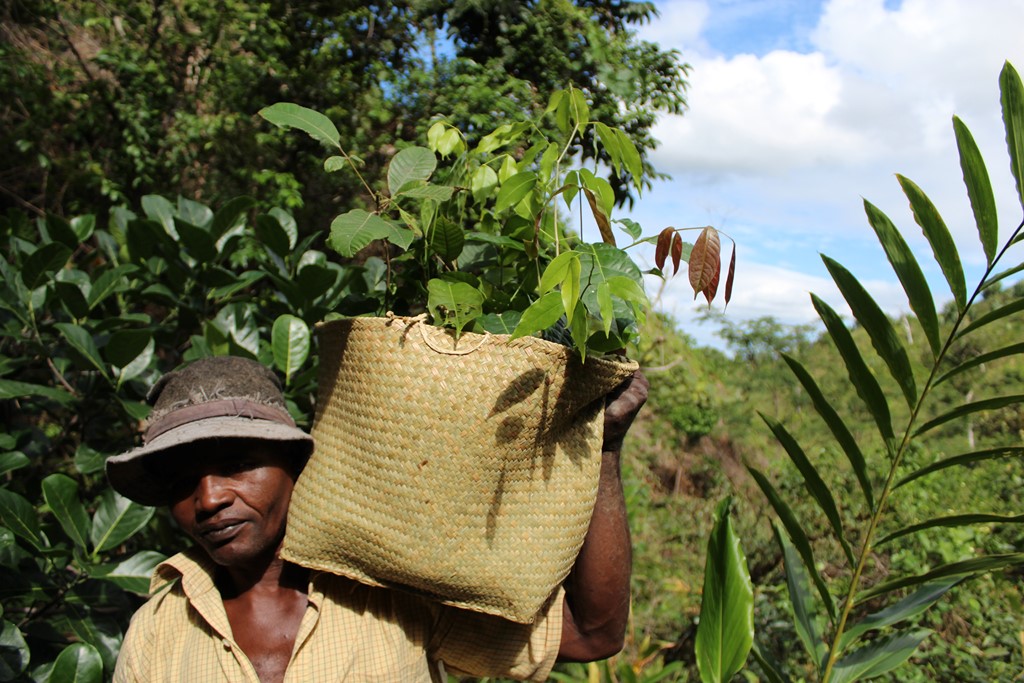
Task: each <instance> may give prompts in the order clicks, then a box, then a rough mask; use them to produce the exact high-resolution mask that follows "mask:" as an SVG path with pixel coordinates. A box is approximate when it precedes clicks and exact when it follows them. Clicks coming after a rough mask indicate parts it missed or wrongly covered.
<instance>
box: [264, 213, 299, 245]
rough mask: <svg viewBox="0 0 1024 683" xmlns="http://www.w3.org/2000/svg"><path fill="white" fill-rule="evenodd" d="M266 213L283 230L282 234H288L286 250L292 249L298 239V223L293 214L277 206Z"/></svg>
mask: <svg viewBox="0 0 1024 683" xmlns="http://www.w3.org/2000/svg"><path fill="white" fill-rule="evenodd" d="M267 213H268V214H269V215H270V217H271V218H273V219H274V220H276V221H277V224H278V225H280V226H281V229H282V230H284V234H285V235H287V236H288V251H291V250H292V249H294V248H295V244H296V243H297V242H298V241H299V224H298V223H296V222H295V216H293V215H291V214H290V213H288V212H287V211H285V210H284V209H282V208H280V207H278V206H275V207H273V208H272V209H271V210H270V211H268V212H267Z"/></svg>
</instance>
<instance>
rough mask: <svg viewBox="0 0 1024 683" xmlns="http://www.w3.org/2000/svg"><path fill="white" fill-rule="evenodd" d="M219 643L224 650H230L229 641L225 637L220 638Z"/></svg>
mask: <svg viewBox="0 0 1024 683" xmlns="http://www.w3.org/2000/svg"><path fill="white" fill-rule="evenodd" d="M221 643H222V644H223V645H224V649H225V650H230V649H231V641H230V640H228V639H227V638H225V639H224V640H222V641H221Z"/></svg>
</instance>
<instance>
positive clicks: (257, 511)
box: [107, 357, 647, 683]
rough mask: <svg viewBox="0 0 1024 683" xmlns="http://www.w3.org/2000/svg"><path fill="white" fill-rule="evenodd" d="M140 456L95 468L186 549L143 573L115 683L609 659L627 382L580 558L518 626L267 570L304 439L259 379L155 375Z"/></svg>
mask: <svg viewBox="0 0 1024 683" xmlns="http://www.w3.org/2000/svg"><path fill="white" fill-rule="evenodd" d="M148 398H149V400H150V402H151V403H152V404H153V412H152V414H151V416H150V421H149V426H148V428H147V430H146V434H145V436H144V445H143V446H142V447H141V448H137V449H135V450H133V451H129V452H128V453H124V454H122V455H118V456H115V457H112V458H110V459H109V460H108V462H107V474H108V477H109V479H110V482H111V484H112V485H113V486H114V488H115V489H116V490H118V491H120V492H121V493H123V494H124V495H126V496H128V497H129V498H132V499H133V500H136V501H138V502H141V503H144V504H148V505H168V506H169V508H170V513H171V516H172V517H173V518H174V519H175V521H176V522H177V523H178V524H179V525H180V526H181V528H182V529H183V530H184V531H185V532H186V533H187V534H188V535H189V536H191V537H192V539H193V540H194V541H195V543H196V546H195V547H194V548H192V549H191V550H189V551H186V552H184V553H180V554H178V555H176V556H174V557H172V558H170V559H168V560H167V561H165V562H164V563H162V564H161V565H160V566H159V567H157V569H156V571H155V572H154V576H153V581H152V584H151V593H152V594H153V597H152V598H151V599H150V601H149V602H148V603H147V604H146V605H144V606H143V607H142V608H141V609H140V610H139V612H138V613H137V614H136V615H135V617H134V618H133V619H132V624H131V627H130V628H129V629H128V633H127V635H126V637H125V642H124V646H123V648H122V651H121V656H120V657H119V659H118V663H117V669H116V671H115V674H114V680H115V681H146V682H147V683H149V682H155V681H183V680H187V681H217V680H226V681H248V682H252V683H256V682H259V683H271V682H275V683H276V682H278V681H296V682H298V681H341V680H345V681H353V682H356V683H364V682H372V681H399V682H402V683H405V682H406V681H412V682H419V681H422V682H424V683H425V682H427V681H443V680H445V670H446V668H447V670H448V671H451V672H455V673H466V674H470V675H476V676H494V677H512V678H521V679H527V680H537V681H540V680H545V679H546V678H547V675H548V673H549V672H550V670H551V666H552V665H553V663H554V661H555V659H556V657H557V658H560V659H563V660H569V661H589V660H594V659H601V658H604V657H608V656H610V655H612V654H614V653H615V652H617V651H618V650H619V649H621V647H622V639H623V636H624V633H625V627H626V619H627V617H628V613H629V576H630V567H631V547H630V541H629V529H628V525H627V523H626V511H625V503H624V501H623V497H622V485H621V480H620V477H619V449H620V448H621V444H622V439H623V437H624V436H625V434H626V431H627V429H628V428H629V425H630V424H631V423H632V421H633V418H634V417H635V416H636V414H637V412H638V411H639V409H640V407H641V406H642V405H643V403H644V402H645V401H646V398H647V381H646V379H644V378H643V376H642V375H641V374H640V373H637V375H636V376H635V377H634V378H632V379H631V380H629V381H627V382H626V383H624V384H623V385H622V386H621V387H619V389H617V390H616V391H615V392H613V394H612V396H610V397H609V399H608V402H607V408H606V411H605V431H604V437H605V444H604V454H603V456H602V465H601V479H600V484H599V492H598V500H597V504H596V505H595V509H594V515H593V518H592V520H591V523H590V528H589V531H588V532H587V536H586V539H585V541H584V544H583V548H582V550H581V551H580V554H579V557H578V558H577V560H576V563H575V565H574V567H573V570H572V572H571V573H570V576H569V578H568V579H567V581H566V583H565V586H564V591H563V590H560V591H559V592H558V593H557V594H556V595H555V596H553V597H552V599H551V600H550V601H549V603H548V605H547V607H546V608H545V609H544V610H542V612H541V614H539V615H538V617H537V619H536V621H535V622H534V623H533V624H531V625H522V624H515V623H512V622H509V621H505V620H503V619H499V618H497V617H494V616H490V615H484V614H478V613H474V612H468V611H464V610H458V609H454V608H451V607H445V606H441V605H438V604H436V603H432V602H430V601H427V600H425V599H423V598H420V597H418V596H414V595H410V594H405V593H401V592H399V591H391V590H385V589H380V588H372V587H369V586H364V585H362V584H358V583H356V582H353V581H351V580H348V579H345V578H343V577H339V576H334V575H330V574H325V573H321V572H311V571H309V570H307V569H305V568H303V567H299V566H297V565H294V564H291V563H289V562H285V561H284V560H282V559H281V558H280V557H278V550H279V549H280V547H281V543H282V540H283V538H284V532H285V525H286V522H287V513H288V504H289V500H290V497H291V492H292V487H293V486H294V483H295V480H296V478H297V477H298V475H299V473H300V472H301V470H302V467H303V465H304V464H305V462H306V460H307V458H308V457H309V454H310V452H311V450H312V439H311V437H310V436H309V435H308V434H306V433H305V432H303V431H302V430H301V429H298V428H297V427H296V426H295V423H294V421H293V420H292V419H291V417H289V415H288V413H287V410H286V409H285V404H284V399H283V397H282V395H281V388H280V383H279V382H278V380H277V378H276V376H275V375H274V373H273V372H272V371H270V370H269V369H267V368H265V367H264V366H262V365H260V364H259V363H256V362H254V361H251V360H246V359H242V358H233V357H219V358H208V359H203V360H199V361H196V362H195V363H193V364H191V365H189V366H188V367H186V368H185V369H182V370H177V371H175V372H171V373H168V374H167V375H165V376H164V377H163V378H161V380H160V381H159V382H157V384H156V385H155V386H154V387H153V389H152V391H151V392H150V395H149V397H148Z"/></svg>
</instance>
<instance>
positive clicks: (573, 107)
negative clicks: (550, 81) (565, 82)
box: [569, 88, 590, 129]
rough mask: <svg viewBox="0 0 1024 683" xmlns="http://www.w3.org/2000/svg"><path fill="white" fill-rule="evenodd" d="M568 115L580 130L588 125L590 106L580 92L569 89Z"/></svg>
mask: <svg viewBox="0 0 1024 683" xmlns="http://www.w3.org/2000/svg"><path fill="white" fill-rule="evenodd" d="M569 112H570V113H569V115H570V117H571V119H572V121H573V123H575V124H576V125H577V126H579V127H580V128H581V129H582V128H584V127H585V126H586V125H587V124H588V123H590V106H589V105H588V104H587V98H586V96H585V95H584V94H583V91H582V90H577V89H576V88H570V89H569Z"/></svg>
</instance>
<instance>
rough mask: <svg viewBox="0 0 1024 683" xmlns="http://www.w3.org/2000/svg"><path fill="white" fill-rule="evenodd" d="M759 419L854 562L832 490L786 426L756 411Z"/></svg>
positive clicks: (852, 562) (849, 559)
mask: <svg viewBox="0 0 1024 683" xmlns="http://www.w3.org/2000/svg"><path fill="white" fill-rule="evenodd" d="M758 415H760V416H761V419H762V420H764V422H765V424H766V425H768V428H769V429H771V430H772V433H773V434H775V438H776V439H778V441H779V443H780V444H782V447H783V448H785V449H786V453H788V454H789V459H790V460H792V461H793V464H794V465H796V468H797V469H798V470H800V475H801V476H802V477H803V479H804V486H805V487H806V488H807V492H808V493H810V494H811V497H812V498H814V500H815V502H817V503H818V507H820V508H821V511H822V512H824V513H825V517H826V518H827V519H828V522H829V524H831V525H832V533H834V534H835V536H836V538H837V539H838V540H839V543H840V545H842V546H843V552H845V553H846V559H847V560H848V561H849V563H850V564H851V565H852V564H854V563H855V560H854V558H853V550H851V549H850V544H849V543H848V542H847V540H846V534H845V533H844V532H843V520H842V518H841V517H840V516H839V508H838V507H836V501H835V499H834V498H833V497H832V492H831V491H830V490H829V488H828V484H826V483H825V481H824V480H823V479H822V478H821V475H820V474H818V470H816V469H814V465H812V464H811V461H810V460H808V458H807V455H806V454H805V453H804V451H803V449H802V448H800V444H798V443H797V442H796V439H794V438H793V435H792V434H790V433H789V432H788V431H787V430H786V428H785V427H784V426H783V425H782V424H781V423H780V422H778V421H776V420H773V419H771V418H770V417H768V416H767V415H765V414H763V413H761V412H758Z"/></svg>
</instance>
